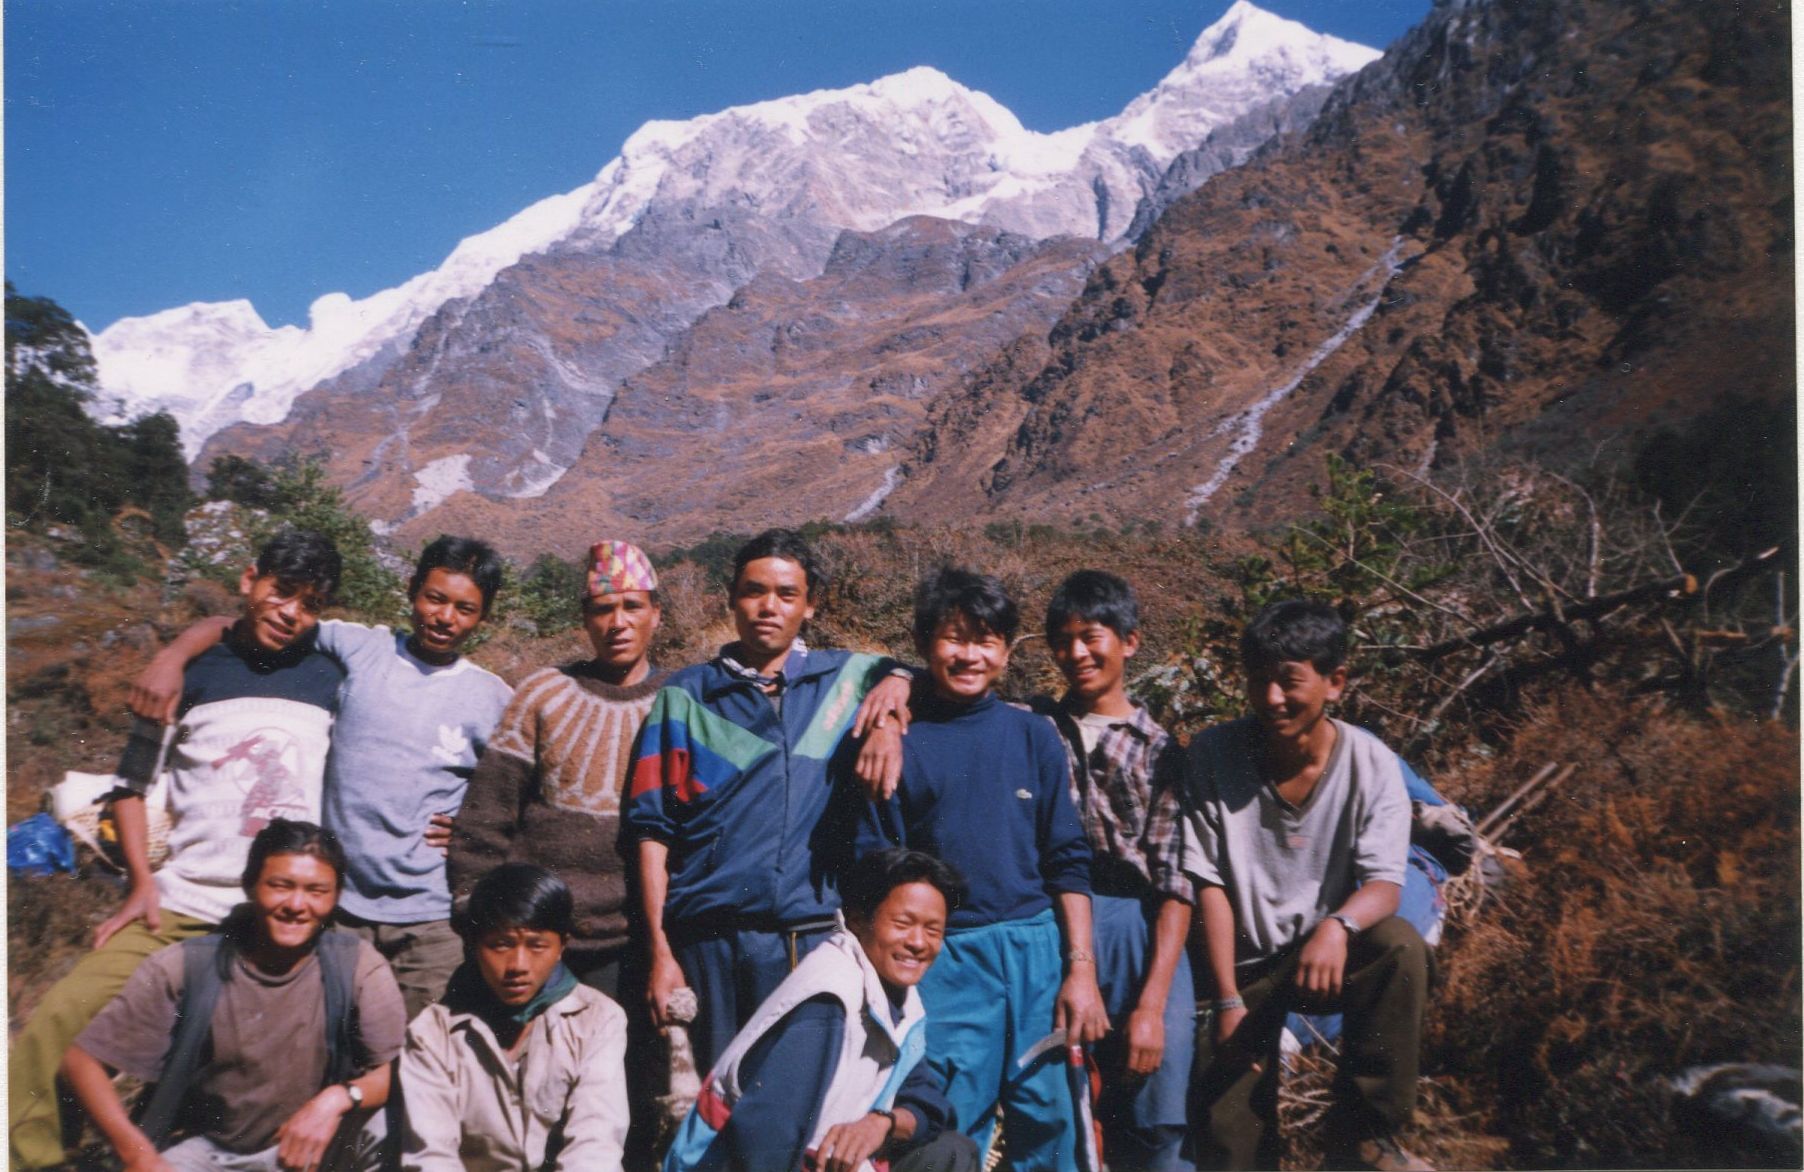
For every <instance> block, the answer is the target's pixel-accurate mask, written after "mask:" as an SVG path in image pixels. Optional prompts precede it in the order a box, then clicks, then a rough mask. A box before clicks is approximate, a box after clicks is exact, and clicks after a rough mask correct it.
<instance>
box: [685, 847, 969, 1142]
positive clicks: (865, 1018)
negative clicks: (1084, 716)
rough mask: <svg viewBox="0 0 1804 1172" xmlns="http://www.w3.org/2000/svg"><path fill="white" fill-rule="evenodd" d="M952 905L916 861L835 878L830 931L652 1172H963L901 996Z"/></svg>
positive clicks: (933, 862) (718, 1066) (909, 858)
mask: <svg viewBox="0 0 1804 1172" xmlns="http://www.w3.org/2000/svg"><path fill="white" fill-rule="evenodd" d="M963 893H964V881H963V880H962V879H961V878H959V876H958V873H957V872H956V871H954V870H953V869H952V868H951V867H949V866H947V865H946V864H945V863H942V862H940V861H939V860H938V859H935V858H934V857H933V856H931V855H926V854H922V853H921V852H919V851H908V850H884V851H877V852H875V853H873V854H869V855H866V856H865V857H864V858H862V859H860V860H858V862H857V863H855V864H853V865H852V867H851V868H849V869H848V871H847V872H846V874H845V875H844V876H843V877H842V879H841V880H840V895H841V898H842V899H843V900H844V905H843V906H844V920H843V925H842V927H841V928H840V929H839V930H838V931H836V932H834V933H833V934H832V935H831V936H829V937H827V939H826V940H825V941H824V942H823V943H822V944H821V945H820V946H819V947H818V948H816V949H815V950H814V951H812V952H810V953H809V954H808V955H807V957H805V958H804V959H803V960H802V962H801V964H799V965H797V966H796V969H795V971H794V972H792V973H790V975H789V976H788V977H787V978H785V979H784V980H783V982H782V983H781V984H779V985H778V986H777V988H776V991H775V992H773V993H772V994H771V996H770V997H769V998H768V999H767V1000H766V1001H765V1002H764V1003H763V1004H762V1005H761V1006H759V1007H758V1009H757V1011H756V1012H755V1013H753V1015H752V1019H751V1021H749V1022H748V1023H747V1024H746V1027H745V1028H744V1029H743V1030H741V1031H740V1032H739V1034H738V1036H737V1037H735V1038H734V1039H733V1041H732V1043H731V1044H730V1045H728V1047H727V1048H726V1051H725V1052H724V1053H722V1054H721V1056H720V1060H719V1061H718V1062H716V1063H715V1065H714V1069H713V1070H712V1071H710V1072H709V1074H708V1079H707V1082H706V1083H705V1084H704V1085H703V1087H702V1091H701V1095H700V1097H699V1098H698V1099H697V1100H696V1104H695V1106H694V1108H693V1109H691V1111H690V1113H689V1116H688V1118H687V1119H685V1120H684V1121H683V1125H682V1127H681V1128H680V1129H679V1130H678V1132H677V1135H676V1139H675V1141H674V1142H673V1143H672V1144H671V1147H670V1151H669V1153H668V1154H667V1155H666V1156H665V1160H664V1172H689V1170H692V1169H695V1170H699V1169H734V1170H739V1172H783V1170H790V1169H799V1168H808V1169H816V1170H820V1172H852V1170H854V1169H869V1168H870V1167H871V1166H872V1161H874V1160H887V1161H888V1165H889V1167H890V1168H891V1169H894V1170H895V1172H929V1170H931V1172H976V1169H977V1167H978V1164H977V1147H976V1145H975V1144H973V1143H972V1142H971V1141H970V1140H969V1139H968V1138H966V1137H965V1136H964V1135H961V1134H959V1132H957V1131H956V1130H954V1129H953V1124H954V1123H955V1120H953V1119H952V1117H951V1108H950V1105H949V1104H948V1103H947V1102H946V1099H945V1097H944V1095H943V1094H941V1092H940V1091H939V1090H938V1089H937V1082H936V1080H935V1079H934V1078H933V1077H932V1076H931V1074H930V1072H929V1068H928V1066H927V1064H926V1063H924V1062H922V1061H921V1057H922V1055H923V1054H924V1053H925V1051H926V1048H927V1030H926V1014H925V1011H924V1010H923V1008H922V1005H921V997H920V994H919V993H918V992H916V990H915V986H916V985H917V984H918V983H919V982H920V980H921V978H922V976H924V975H925V974H926V972H927V969H928V967H929V966H930V965H932V964H933V961H934V958H935V957H936V956H938V955H939V951H940V942H941V940H942V939H943V938H944V935H945V931H946V916H947V914H948V913H949V911H950V910H951V908H953V907H954V906H956V905H957V904H958V903H959V901H960V899H961V898H962V896H963Z"/></svg>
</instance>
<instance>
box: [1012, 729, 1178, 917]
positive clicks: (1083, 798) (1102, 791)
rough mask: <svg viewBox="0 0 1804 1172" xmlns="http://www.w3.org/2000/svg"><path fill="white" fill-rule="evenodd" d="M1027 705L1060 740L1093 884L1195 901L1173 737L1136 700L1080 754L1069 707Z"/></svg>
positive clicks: (1121, 891) (1113, 890)
mask: <svg viewBox="0 0 1804 1172" xmlns="http://www.w3.org/2000/svg"><path fill="white" fill-rule="evenodd" d="M1032 706H1033V709H1034V711H1036V712H1038V713H1041V714H1042V715H1044V716H1049V717H1051V718H1052V722H1053V723H1054V724H1056V725H1057V726H1058V729H1059V732H1060V734H1061V736H1062V739H1063V740H1064V742H1065V756H1066V758H1067V759H1068V760H1069V761H1070V763H1071V797H1072V800H1073V801H1074V802H1076V803H1077V812H1078V816H1079V817H1081V818H1082V819H1083V820H1084V832H1085V834H1086V835H1088V837H1089V839H1090V850H1091V852H1092V853H1093V854H1094V855H1095V863H1094V864H1093V866H1092V869H1091V879H1090V881H1091V885H1092V886H1093V887H1095V888H1096V890H1097V891H1099V892H1101V893H1103V894H1106V895H1126V896H1131V897H1135V898H1145V897H1147V896H1150V895H1154V894H1156V895H1158V896H1160V897H1162V898H1168V899H1180V900H1183V901H1184V902H1185V903H1194V902H1195V901H1196V892H1195V888H1194V887H1193V886H1192V885H1191V882H1190V879H1189V877H1188V876H1186V875H1185V874H1184V870H1183V868H1182V867H1181V866H1180V865H1179V856H1180V848H1181V842H1180V839H1179V834H1180V829H1179V828H1180V826H1181V824H1182V819H1181V818H1180V817H1179V807H1178V802H1179V795H1180V794H1182V793H1183V781H1184V754H1183V750H1182V749H1180V748H1179V746H1178V743H1177V741H1175V740H1173V739H1172V737H1171V734H1170V733H1167V732H1166V731H1165V730H1164V729H1162V728H1160V727H1159V724H1158V722H1157V721H1155V720H1154V719H1153V718H1152V714H1151V713H1149V712H1147V710H1146V709H1144V708H1142V707H1140V706H1139V705H1138V704H1136V705H1135V706H1134V711H1133V712H1132V713H1130V714H1129V715H1127V716H1124V717H1122V718H1121V719H1119V720H1116V721H1114V722H1112V723H1111V724H1110V725H1109V727H1108V728H1107V729H1105V730H1104V731H1103V734H1102V735H1101V736H1100V737H1098V738H1097V741H1096V749H1095V751H1093V752H1091V753H1090V754H1088V758H1087V759H1086V758H1085V754H1084V739H1083V734H1082V733H1081V732H1080V731H1079V730H1078V726H1077V720H1076V716H1075V714H1074V713H1072V712H1071V711H1070V710H1069V709H1067V708H1066V707H1065V705H1064V704H1063V703H1062V702H1056V701H1053V700H1051V699H1049V698H1046V697H1036V698H1035V700H1034V701H1033V705H1032Z"/></svg>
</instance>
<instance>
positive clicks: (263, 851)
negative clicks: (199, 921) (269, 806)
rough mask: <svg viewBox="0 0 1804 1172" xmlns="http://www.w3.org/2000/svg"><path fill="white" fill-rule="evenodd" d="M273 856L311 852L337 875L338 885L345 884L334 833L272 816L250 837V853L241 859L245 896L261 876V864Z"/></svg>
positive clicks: (342, 860) (342, 858)
mask: <svg viewBox="0 0 1804 1172" xmlns="http://www.w3.org/2000/svg"><path fill="white" fill-rule="evenodd" d="M276 855H312V856H313V857H314V858H316V859H319V860H320V861H321V862H323V863H325V864H326V865H327V866H329V867H331V868H332V871H333V873H334V874H335V875H337V877H338V888H339V890H341V891H342V890H344V885H345V848H344V847H343V846H342V845H341V844H340V843H339V841H338V835H336V834H333V833H332V832H331V831H330V830H326V829H324V828H323V827H320V826H316V825H314V824H313V823H311V822H295V821H291V820H289V819H287V818H276V819H273V820H272V821H271V822H270V824H269V825H267V826H265V827H264V828H263V829H261V830H259V831H257V837H255V838H253V839H251V850H250V854H249V855H247V856H246V857H245V860H244V877H243V879H242V880H241V885H242V886H243V887H244V892H245V894H246V895H249V894H250V891H251V888H253V887H255V886H256V885H257V880H258V879H261V878H262V877H263V864H265V863H267V862H268V861H269V860H270V859H271V858H273V857H274V856H276Z"/></svg>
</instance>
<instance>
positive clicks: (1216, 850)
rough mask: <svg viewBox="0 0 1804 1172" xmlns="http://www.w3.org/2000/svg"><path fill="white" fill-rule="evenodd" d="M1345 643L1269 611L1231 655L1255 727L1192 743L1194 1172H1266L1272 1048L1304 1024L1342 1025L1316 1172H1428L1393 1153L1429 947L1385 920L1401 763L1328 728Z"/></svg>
mask: <svg viewBox="0 0 1804 1172" xmlns="http://www.w3.org/2000/svg"><path fill="white" fill-rule="evenodd" d="M1347 643H1348V635H1347V627H1346V624H1345V623H1344V622H1342V621H1341V618H1340V615H1339V614H1337V613H1336V612H1335V611H1334V609H1333V608H1332V607H1330V606H1328V605H1326V604H1324V603H1319V602H1304V601H1301V600H1290V601H1285V602H1275V603H1273V604H1272V605H1270V606H1268V607H1266V608H1265V609H1264V610H1263V611H1261V612H1260V613H1259V615H1258V616H1257V617H1256V618H1254V619H1253V621H1252V623H1250V624H1249V625H1248V626H1247V629H1246V631H1245V632H1244V633H1243V634H1242V636H1241V642H1240V654H1241V665H1242V667H1244V668H1245V670H1246V680H1247V700H1248V702H1249V707H1251V709H1252V712H1253V714H1252V716H1250V717H1248V718H1246V719H1244V720H1237V721H1234V722H1232V723H1230V724H1223V725H1217V726H1216V727H1214V728H1211V729H1207V730H1205V731H1203V732H1202V733H1200V734H1198V735H1197V737H1196V738H1195V739H1194V740H1192V741H1191V743H1190V756H1189V761H1188V763H1187V778H1186V781H1187V784H1188V787H1189V790H1190V814H1189V816H1188V819H1187V822H1186V827H1185V835H1184V848H1183V865H1184V869H1185V871H1186V872H1188V873H1189V874H1190V876H1191V878H1193V879H1194V880H1195V881H1196V884H1197V904H1198V906H1197V912H1198V919H1199V920H1200V921H1201V924H1202V929H1203V937H1204V941H1205V946H1206V954H1207V956H1208V961H1209V971H1210V973H1211V975H1212V976H1213V978H1214V986H1215V1014H1214V1028H1213V1029H1212V1030H1211V1031H1210V1032H1209V1034H1208V1035H1206V1036H1205V1037H1204V1038H1202V1039H1199V1040H1200V1041H1201V1042H1202V1043H1203V1051H1204V1053H1203V1055H1202V1061H1201V1062H1199V1068H1200V1070H1201V1072H1202V1073H1201V1077H1200V1079H1199V1090H1198V1096H1199V1099H1200V1100H1201V1105H1202V1107H1203V1115H1202V1118H1200V1119H1199V1120H1198V1127H1197V1131H1198V1132H1199V1135H1198V1136H1197V1138H1198V1139H1199V1140H1200V1141H1201V1143H1200V1146H1201V1148H1202V1153H1201V1154H1202V1157H1203V1158H1202V1159H1200V1160H1198V1163H1199V1164H1201V1165H1204V1166H1207V1167H1224V1168H1275V1167H1277V1156H1278V1149H1277V1144H1278V1132H1277V1123H1278V1119H1277V1106H1278V1077H1279V1064H1278V1035H1279V1031H1280V1030H1281V1029H1282V1028H1283V1025H1284V1018H1285V1015H1286V1014H1288V1013H1289V1012H1290V1011H1291V1010H1292V1009H1301V1010H1303V1011H1304V1012H1309V1013H1323V1012H1339V1013H1342V1014H1345V1015H1346V1023H1345V1031H1344V1033H1343V1034H1342V1042H1341V1050H1340V1060H1339V1062H1338V1064H1337V1072H1336V1076H1335V1084H1334V1097H1335V1105H1334V1107H1333V1109H1332V1110H1331V1111H1330V1112H1329V1115H1328V1117H1327V1118H1326V1119H1325V1120H1324V1126H1325V1130H1326V1131H1327V1135H1326V1136H1325V1137H1324V1144H1323V1146H1324V1147H1325V1148H1326V1149H1327V1151H1328V1155H1329V1166H1330V1167H1343V1166H1351V1167H1357V1168H1379V1169H1386V1170H1389V1172H1409V1170H1411V1169H1427V1168H1428V1165H1427V1164H1425V1163H1424V1162H1422V1161H1421V1160H1419V1159H1417V1158H1416V1157H1415V1156H1413V1155H1411V1154H1410V1153H1409V1152H1408V1151H1406V1150H1405V1149H1403V1148H1402V1147H1400V1146H1398V1144H1397V1141H1396V1138H1395V1135H1396V1133H1397V1132H1398V1131H1400V1130H1402V1128H1403V1127H1404V1126H1405V1125H1406V1124H1407V1123H1408V1121H1409V1117H1410V1114H1411V1112H1412V1111H1413V1110H1414V1108H1415V1103H1416V1072H1417V1065H1418V1062H1419V1060H1420V1055H1419V1049H1420V1041H1421V1030H1422V1009H1423V1003H1424V1000H1425V997H1426V993H1427V985H1428V949H1427V946H1426V945H1424V944H1423V943H1422V937H1421V936H1420V935H1418V934H1417V933H1416V930H1415V929H1414V928H1413V927H1411V926H1410V924H1409V922H1408V921H1407V920H1404V919H1402V918H1400V917H1399V916H1398V915H1397V905H1398V901H1399V898H1400V896H1401V893H1402V890H1403V881H1404V859H1405V856H1406V855H1407V854H1408V852H1409V820H1410V813H1409V797H1408V795H1407V793H1406V792H1405V790H1404V785H1403V771H1402V766H1401V764H1400V763H1399V762H1398V760H1397V756H1396V754H1394V753H1392V752H1391V751H1390V750H1389V749H1387V748H1385V747H1384V745H1383V744H1381V743H1380V742H1379V741H1378V739H1377V738H1376V737H1374V736H1372V735H1371V734H1370V733H1367V732H1364V731H1362V730H1360V729H1357V728H1355V727H1353V726H1352V725H1350V724H1346V723H1344V722H1342V721H1339V720H1336V719H1334V718H1333V717H1331V716H1329V715H1328V712H1327V709H1328V706H1329V705H1330V704H1332V703H1333V702H1334V701H1336V700H1339V699H1340V696H1341V692H1342V690H1343V689H1344V688H1345V687H1346V685H1347Z"/></svg>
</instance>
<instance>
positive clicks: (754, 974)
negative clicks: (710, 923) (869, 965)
mask: <svg viewBox="0 0 1804 1172" xmlns="http://www.w3.org/2000/svg"><path fill="white" fill-rule="evenodd" d="M833 931H834V925H833V924H832V923H830V922H829V923H826V924H823V925H821V926H818V927H809V928H806V929H804V930H802V931H781V930H778V931H764V930H759V929H749V928H748V929H743V930H741V929H733V928H721V929H717V930H702V931H695V930H677V931H673V932H672V933H671V942H670V943H671V951H672V952H674V953H675V954H676V959H677V964H679V965H681V966H682V969H683V976H684V977H685V978H687V979H688V981H689V987H690V988H691V989H694V990H695V1000H696V1015H695V1024H694V1025H692V1026H690V1027H689V1043H690V1045H691V1046H693V1047H694V1048H695V1069H696V1071H697V1072H699V1073H701V1074H703V1075H704V1076H705V1075H706V1074H707V1072H708V1071H709V1070H711V1069H712V1068H713V1066H714V1060H715V1059H716V1058H719V1057H720V1056H721V1054H722V1053H724V1052H725V1051H726V1048H727V1047H728V1046H729V1045H731V1044H732V1041H733V1037H734V1035H736V1034H738V1033H739V1030H740V1028H741V1027H743V1026H744V1025H745V1023H746V1022H748V1021H750V1020H751V1017H752V1014H753V1013H755V1012H756V1011H757V1009H758V1007H759V1006H760V1005H763V1004H764V1000H765V998H767V997H769V996H770V995H771V994H772V993H774V992H776V989H777V986H778V985H780V984H782V983H783V978H784V977H787V976H788V975H789V974H790V973H791V972H793V971H794V969H795V966H796V965H797V964H798V963H799V962H800V961H801V959H802V958H803V957H804V956H807V955H808V954H809V953H810V952H813V951H814V948H815V946H816V945H818V944H819V943H820V942H821V941H823V940H825V939H826V938H827V937H828V936H831V935H832V934H833Z"/></svg>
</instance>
